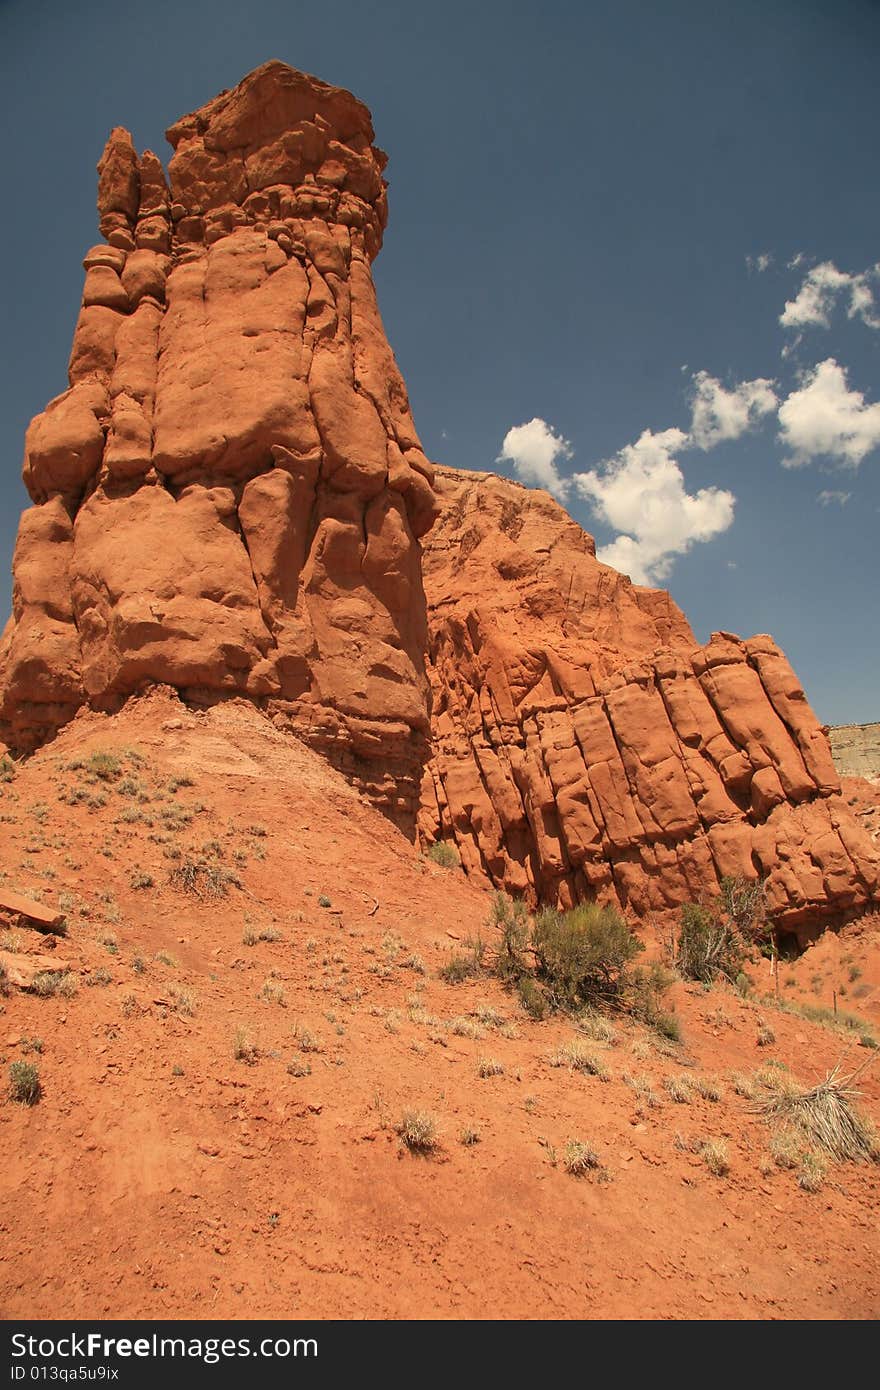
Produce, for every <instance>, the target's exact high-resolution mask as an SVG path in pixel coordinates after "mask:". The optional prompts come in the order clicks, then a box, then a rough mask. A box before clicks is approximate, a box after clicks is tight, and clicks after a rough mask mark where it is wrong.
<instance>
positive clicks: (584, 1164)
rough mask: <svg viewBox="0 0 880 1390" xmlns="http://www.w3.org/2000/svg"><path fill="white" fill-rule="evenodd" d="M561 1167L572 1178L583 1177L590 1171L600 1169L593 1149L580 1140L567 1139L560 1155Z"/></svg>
mask: <svg viewBox="0 0 880 1390" xmlns="http://www.w3.org/2000/svg"><path fill="white" fill-rule="evenodd" d="M562 1166H563V1167H564V1169H565V1171H566V1173H570V1174H571V1176H572V1177H573V1178H580V1177H583V1175H584V1174H585V1173H589V1172H590V1171H591V1170H592V1169H596V1168H599V1167H601V1165H600V1163H599V1157H598V1154H597V1153H596V1151H595V1149H592V1148H591V1147H590V1145H589V1144H583V1143H582V1142H581V1141H580V1139H569V1141H568V1143H567V1144H566V1146H565V1150H564V1152H563V1155H562Z"/></svg>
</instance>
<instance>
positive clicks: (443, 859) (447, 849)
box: [425, 840, 461, 869]
mask: <svg viewBox="0 0 880 1390" xmlns="http://www.w3.org/2000/svg"><path fill="white" fill-rule="evenodd" d="M425 857H426V859H430V860H431V863H432V864H439V866H440V868H441V869H457V868H458V866H459V864H460V862H461V861H460V859H459V857H458V850H457V849H456V848H455V847H454V845H450V844H449V843H448V842H447V841H446V840H437V841H436V843H435V844H433V845H429V846H428V848H427V850H426V851H425Z"/></svg>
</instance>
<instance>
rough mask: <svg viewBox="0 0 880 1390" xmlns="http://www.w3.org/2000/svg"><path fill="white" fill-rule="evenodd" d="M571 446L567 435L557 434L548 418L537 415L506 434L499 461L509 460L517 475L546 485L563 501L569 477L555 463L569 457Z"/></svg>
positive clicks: (533, 482) (537, 484)
mask: <svg viewBox="0 0 880 1390" xmlns="http://www.w3.org/2000/svg"><path fill="white" fill-rule="evenodd" d="M571 456H572V448H571V445H570V444H569V442H568V440H567V439H563V438H562V435H560V434H557V433H556V431H555V430H554V428H553V426H552V425H548V424H547V421H546V420H541V419H539V418H537V417H536V418H535V419H534V420H529V421H528V422H527V424H525V425H514V427H513V428H512V429H509V430H508V431H507V434H506V435H505V436H504V442H503V444H502V445H501V453H500V454H499V455H498V457H497V459H496V460H495V462H496V463H504V462H509V463H512V464H513V470H514V472H515V473H516V475H517V477H518V478H520V479H521V481H522V482H524V483H532V484H534V485H535V486H537V487H543V488H546V489H547V491H548V492H551V493H552V494H553V496H554V497H558V498H559V500H560V501H564V500H565V498H566V497H567V496H568V490H569V486H570V480H569V479H568V478H563V477H562V476H561V475H560V473H559V469H558V468H557V466H556V460H557V459H570V458H571Z"/></svg>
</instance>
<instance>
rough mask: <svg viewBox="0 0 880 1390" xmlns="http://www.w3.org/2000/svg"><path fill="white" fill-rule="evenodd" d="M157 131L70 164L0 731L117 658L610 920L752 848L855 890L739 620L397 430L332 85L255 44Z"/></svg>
mask: <svg viewBox="0 0 880 1390" xmlns="http://www.w3.org/2000/svg"><path fill="white" fill-rule="evenodd" d="M168 138H169V140H170V142H171V144H172V146H173V148H174V154H173V157H172V158H171V161H170V165H169V170H168V178H167V180H166V175H165V172H164V170H163V168H162V165H161V164H160V162H159V160H158V159H157V158H156V156H155V155H153V154H152V153H150V152H149V151H147V152H146V153H144V154H142V155H140V156H139V155H138V154H137V153H136V151H135V149H134V147H133V145H132V142H131V138H130V136H129V135H128V133H127V132H126V131H124V130H122V129H117V130H114V131H113V133H112V134H111V137H110V139H109V141H108V143H107V147H106V149H105V151H104V154H103V157H102V159H101V162H100V164H99V184H98V210H99V216H100V229H101V234H102V237H103V241H102V242H101V244H100V245H98V246H95V247H93V248H92V249H91V250H90V251H89V252H88V254H87V256H86V258H85V262H84V265H85V270H86V277H85V287H84V292H83V301H82V309H81V312H80V315H79V320H78V322H77V325H76V331H75V335H74V342H73V350H72V353H71V358H70V369H69V377H70V385H69V389H68V390H66V391H65V392H64V393H63V394H62V395H60V396H58V397H57V398H56V399H55V400H53V401H52V402H51V403H50V404H49V405H48V406H47V408H46V410H45V411H44V412H43V413H42V414H41V415H38V416H37V418H36V419H35V420H34V421H33V423H32V424H31V426H30V428H29V430H28V433H27V440H26V449H25V460H24V478H25V482H26V484H27V487H28V489H29V492H30V495H31V497H32V499H33V504H34V505H33V506H32V507H30V508H29V510H28V511H26V512H25V514H24V516H23V517H22V521H21V528H20V532H19V537H18V543H17V546H16V552H15V560H14V593H13V615H12V618H11V620H10V622H9V624H8V625H7V627H6V630H5V632H4V634H3V637H2V639H0V740H3V741H5V742H6V743H7V744H8V745H9V746H10V747H12V748H13V749H14V750H15V751H27V750H29V749H32V748H34V747H36V746H37V745H38V744H40V743H41V742H43V741H44V740H45V739H47V738H49V737H51V736H52V735H53V734H54V733H55V732H56V731H57V730H58V729H59V728H60V727H61V726H62V725H63V724H64V723H65V722H67V721H68V720H69V719H71V718H72V717H73V715H74V714H75V713H76V711H77V710H78V709H80V708H81V707H83V706H84V705H91V706H93V707H95V708H98V709H103V710H110V711H112V710H114V709H116V708H118V707H119V706H120V705H121V704H122V702H123V701H124V700H125V699H126V698H127V697H128V696H129V695H131V694H133V693H134V692H136V691H139V690H141V689H142V688H144V687H146V686H149V685H150V684H153V685H156V684H158V685H164V686H171V687H173V688H175V689H176V690H177V691H179V692H180V694H181V696H182V697H183V698H184V699H185V700H187V701H189V702H190V703H193V704H210V703H212V702H214V701H217V700H220V699H223V698H225V697H227V696H243V697H246V698H248V699H250V700H253V701H254V702H255V703H256V704H257V705H258V706H259V707H260V708H261V709H262V710H264V711H265V712H266V714H267V715H268V716H269V717H271V718H273V720H274V721H275V723H276V724H277V725H279V727H281V728H284V729H289V730H290V731H292V732H293V733H295V734H296V735H298V736H299V737H300V738H302V739H303V740H305V741H306V742H307V743H309V744H310V745H312V746H313V747H314V748H316V749H317V750H318V751H320V752H321V753H323V754H324V755H325V756H326V757H327V758H328V759H329V760H330V761H331V762H333V763H334V765H335V766H336V767H337V768H339V769H341V770H342V771H343V772H344V773H345V774H346V775H347V776H348V777H349V778H350V780H351V781H353V782H354V783H355V785H357V786H358V787H360V788H361V789H362V790H363V791H364V792H366V794H367V795H369V796H370V797H371V798H372V799H373V800H374V801H375V802H376V803H377V804H378V805H379V806H380V807H381V808H382V809H383V810H384V811H385V812H386V813H387V814H388V815H390V816H391V817H392V819H394V820H395V821H396V823H397V824H398V825H400V826H401V827H402V828H403V829H404V830H405V831H407V832H408V833H414V832H415V820H416V811H417V808H418V804H419V797H420V786H421V811H420V813H419V814H420V833H421V835H422V836H423V837H424V838H425V839H428V840H434V839H436V838H438V837H441V836H442V837H444V838H449V839H454V840H455V842H456V844H457V845H458V847H459V849H460V852H461V857H462V860H463V862H464V864H465V866H466V867H467V868H468V869H471V870H474V871H477V870H479V871H481V872H484V873H486V874H487V875H488V876H489V877H490V878H491V879H492V881H493V882H494V883H496V884H498V885H499V886H502V887H504V888H506V889H507V890H509V891H511V892H513V893H521V894H525V895H526V896H528V897H529V898H530V900H531V901H532V902H535V901H537V900H544V901H551V902H559V903H562V904H569V903H571V902H573V901H575V900H577V899H579V898H582V897H594V896H598V897H600V898H611V897H616V898H617V900H618V901H619V902H620V903H622V904H623V905H624V906H625V907H626V908H628V909H629V910H631V911H632V913H633V914H635V915H638V916H641V917H644V916H650V915H651V914H652V913H660V912H662V911H664V910H666V909H670V908H674V907H676V906H677V905H678V904H680V903H681V902H682V901H683V900H685V899H691V898H698V897H700V896H701V895H705V894H706V893H707V892H711V891H712V889H713V888H714V886H715V885H716V883H717V880H718V878H719V877H720V876H722V875H725V874H740V873H743V874H746V875H749V876H754V875H756V874H762V875H767V876H768V882H769V897H770V906H771V908H772V910H773V912H774V914H775V916H776V918H777V921H778V922H780V924H782V925H787V926H789V927H791V929H793V930H797V931H798V932H799V933H801V934H804V933H806V932H809V931H810V930H811V929H812V928H813V927H815V926H816V925H817V924H825V923H828V922H830V921H833V920H835V918H839V917H840V916H841V915H844V914H852V913H855V912H857V911H858V910H859V909H860V908H862V907H864V906H865V905H866V904H868V903H869V901H870V900H871V897H872V895H873V894H875V893H876V892H877V884H878V863H877V857H876V852H875V850H874V848H873V846H872V844H871V841H870V839H869V838H868V837H867V836H866V835H865V834H864V832H863V831H861V830H860V828H859V826H858V824H857V822H856V821H855V820H854V818H853V817H852V816H851V815H850V813H849V811H848V809H847V808H846V807H845V806H844V804H843V803H842V801H841V800H840V797H839V796H838V795H837V793H838V791H839V783H838V778H837V774H836V772H835V769H834V766H833V764H832V761H831V757H830V753H829V748H828V742H827V739H826V737H825V734H824V732H823V730H821V729H820V728H819V726H818V724H817V722H816V719H815V717H814V716H813V714H812V712H811V710H810V709H809V706H808V705H807V702H806V700H805V698H804V695H803V692H802V690H801V689H800V687H799V685H798V683H797V681H796V679H795V677H794V675H793V673H792V671H791V669H790V667H789V666H788V663H787V662H786V660H785V658H784V656H783V655H782V653H781V652H780V651H779V649H778V648H777V647H776V646H775V645H774V644H773V642H772V641H771V640H770V639H769V638H767V637H756V638H753V639H751V640H750V641H748V642H741V641H740V640H739V639H738V638H735V637H731V636H729V635H726V634H716V635H715V636H714V637H713V639H712V641H711V642H710V643H709V644H708V645H707V646H706V647H703V648H701V647H699V646H697V644H696V642H695V640H694V637H693V634H692V632H691V630H690V628H689V627H688V624H687V622H686V621H685V619H684V617H683V616H682V614H681V613H680V612H679V610H678V609H677V608H676V606H675V605H674V604H673V603H672V601H671V599H670V598H669V596H668V594H665V593H662V592H660V591H657V590H649V589H639V588H635V587H634V586H633V585H632V584H631V583H630V581H629V580H628V579H626V578H625V577H623V576H622V575H620V574H618V573H616V572H615V571H613V570H611V569H608V568H607V567H606V566H603V565H600V564H599V563H598V562H597V561H596V558H595V553H594V547H593V543H592V540H591V539H590V537H589V536H587V535H586V533H585V532H584V531H582V530H581V528H580V527H579V526H577V525H576V524H575V523H574V522H573V521H572V520H571V519H570V518H569V517H568V516H567V515H566V513H565V512H564V511H563V510H562V509H561V508H560V507H559V506H557V504H556V503H554V502H553V501H552V500H551V499H550V498H549V497H547V496H546V495H545V494H542V493H539V492H534V491H528V490H526V489H524V488H521V487H519V486H517V485H515V484H511V483H506V482H504V481H503V480H502V479H499V478H495V477H492V476H490V475H483V474H472V473H457V472H455V471H453V470H451V469H435V468H434V467H433V466H432V465H431V464H430V463H429V462H428V460H427V459H426V458H425V455H424V453H423V452H422V449H421V446H420V443H419V439H418V435H417V434H416V431H415V427H414V425H413V421H412V416H411V414H410V409H409V403H408V400H407V394H406V389H405V386H404V383H403V380H402V378H401V376H400V373H399V372H398V370H397V367H396V365H395V362H394V358H393V355H392V353H391V350H390V348H389V346H388V343H387V341H386V338H385V333H384V330H383V327H382V322H381V319H380V316H379V311H378V308H377V305H376V298H375V293H374V289H373V283H372V278H371V273H370V265H371V262H372V260H373V258H374V257H375V255H376V254H377V252H378V250H379V248H380V245H381V239H382V233H383V229H384V226H385V221H386V199H385V191H386V189H385V182H384V179H383V177H382V171H383V168H384V165H385V156H384V155H383V154H382V152H381V151H380V150H378V149H377V148H376V147H375V146H374V144H373V130H372V126H371V123H370V117H369V113H368V112H367V110H366V108H365V107H364V106H362V105H361V104H360V102H358V101H356V100H355V98H354V97H353V96H351V95H350V93H348V92H344V91H341V90H339V89H337V88H334V87H329V86H327V85H326V84H325V83H322V82H319V81H317V80H316V79H314V78H311V77H307V76H305V75H304V74H302V73H299V72H296V71H294V70H293V69H291V68H288V67H286V66H285V65H284V64H281V63H268V64H266V65H265V66H263V67H261V68H259V69H257V70H256V72H254V73H252V74H250V76H248V77H247V78H245V79H244V81H243V82H241V83H240V84H239V86H238V87H236V88H235V90H234V91H232V92H228V93H223V94H222V95H221V96H219V97H217V98H216V99H215V100H213V101H211V102H209V103H208V105H207V106H205V107H203V108H202V109H201V110H199V111H196V112H195V113H193V114H192V115H190V116H186V117H184V118H183V119H182V120H180V121H178V122H177V124H176V125H174V126H172V127H171V129H170V130H169V132H168ZM438 514H439V520H437V521H436V525H435V524H434V523H435V519H436V518H437V517H438ZM432 525H433V527H434V529H433V530H432V529H431V528H432ZM420 542H421V544H420ZM422 545H423V546H424V554H423V553H422ZM423 579H424V584H425V588H426V589H427V595H428V603H427V604H426V596H425V588H423ZM429 623H430V633H429ZM426 651H427V653H428V670H427V671H426V664H425V654H426ZM429 677H430V686H431V687H433V716H430V709H431V689H430V688H429ZM429 740H430V741H429ZM429 754H431V755H432V756H431V761H430V763H429V764H428V766H427V771H426V773H425V775H424V778H423V769H424V768H425V765H426V762H427V760H428V757H429Z"/></svg>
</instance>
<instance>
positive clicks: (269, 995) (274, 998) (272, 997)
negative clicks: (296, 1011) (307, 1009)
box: [260, 979, 287, 1009]
mask: <svg viewBox="0 0 880 1390" xmlns="http://www.w3.org/2000/svg"><path fill="white" fill-rule="evenodd" d="M260 998H261V999H265V1001H266V1003H267V1004H279V1005H280V1006H281V1008H282V1009H286V1008H287V997H286V995H285V993H284V986H283V985H282V983H281V981H280V980H273V979H268V980H265V981H264V982H263V988H262V989H261V990H260Z"/></svg>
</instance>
